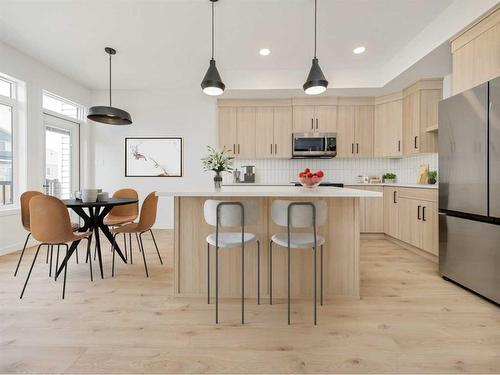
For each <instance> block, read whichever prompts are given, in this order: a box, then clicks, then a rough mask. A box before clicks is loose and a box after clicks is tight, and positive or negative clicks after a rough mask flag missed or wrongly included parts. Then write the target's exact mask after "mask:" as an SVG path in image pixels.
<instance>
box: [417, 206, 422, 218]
mask: <svg viewBox="0 0 500 375" xmlns="http://www.w3.org/2000/svg"><path fill="white" fill-rule="evenodd" d="M420 207H422V206H420V205H419V206H418V207H417V219H418V220H420Z"/></svg>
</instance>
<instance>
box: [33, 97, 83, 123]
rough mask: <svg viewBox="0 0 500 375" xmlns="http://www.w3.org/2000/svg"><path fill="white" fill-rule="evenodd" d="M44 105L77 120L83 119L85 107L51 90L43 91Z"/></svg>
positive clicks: (50, 109)
mask: <svg viewBox="0 0 500 375" xmlns="http://www.w3.org/2000/svg"><path fill="white" fill-rule="evenodd" d="M42 106H43V108H44V109H48V110H49V111H52V112H56V113H59V114H61V115H64V116H68V117H71V118H74V119H76V120H81V119H83V107H82V106H80V105H78V104H76V103H73V102H71V101H69V100H67V99H64V98H61V97H59V96H57V95H54V94H51V93H50V92H47V91H44V92H43V100H42Z"/></svg>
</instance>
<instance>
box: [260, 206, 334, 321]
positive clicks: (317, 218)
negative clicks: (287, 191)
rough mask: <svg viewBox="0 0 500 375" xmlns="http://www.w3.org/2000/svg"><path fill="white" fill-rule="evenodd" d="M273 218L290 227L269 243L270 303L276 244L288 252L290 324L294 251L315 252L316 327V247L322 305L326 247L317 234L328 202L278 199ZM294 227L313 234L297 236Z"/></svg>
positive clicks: (273, 209)
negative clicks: (310, 250)
mask: <svg viewBox="0 0 500 375" xmlns="http://www.w3.org/2000/svg"><path fill="white" fill-rule="evenodd" d="M271 216H272V220H273V222H274V223H275V224H277V225H279V226H283V227H287V231H286V233H276V234H273V236H272V237H271V241H270V243H269V303H270V304H271V305H272V304H273V285H272V281H273V269H272V268H273V243H275V244H277V245H279V246H282V247H286V248H287V250H288V254H287V255H288V262H287V263H288V264H287V265H288V324H290V288H291V285H290V284H291V282H290V278H291V277H290V275H291V259H290V250H291V249H312V250H313V294H314V325H316V324H317V293H316V290H317V286H316V284H317V248H318V246H320V247H321V254H320V304H321V305H323V245H324V243H325V238H324V237H323V236H320V235H318V234H317V226H321V225H323V224H324V223H325V222H326V219H327V216H328V206H327V204H326V202H325V201H314V202H295V201H285V200H279V199H278V200H275V201H273V203H272V205H271ZM292 228H311V229H312V233H311V232H308V233H303V232H300V233H296V232H295V233H294V232H292V231H291V229H292Z"/></svg>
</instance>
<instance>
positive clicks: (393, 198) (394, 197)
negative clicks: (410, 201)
mask: <svg viewBox="0 0 500 375" xmlns="http://www.w3.org/2000/svg"><path fill="white" fill-rule="evenodd" d="M392 201H393V202H394V203H398V202H397V201H396V190H394V192H393V195H392Z"/></svg>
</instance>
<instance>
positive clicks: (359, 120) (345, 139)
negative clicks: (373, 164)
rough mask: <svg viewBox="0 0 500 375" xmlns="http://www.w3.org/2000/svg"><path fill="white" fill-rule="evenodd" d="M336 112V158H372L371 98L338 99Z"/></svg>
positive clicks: (372, 115) (372, 125)
mask: <svg viewBox="0 0 500 375" xmlns="http://www.w3.org/2000/svg"><path fill="white" fill-rule="evenodd" d="M337 112H338V113H337V156H338V157H345V158H352V157H370V156H373V137H374V134H373V132H374V106H373V98H339V106H338V107H337Z"/></svg>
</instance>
